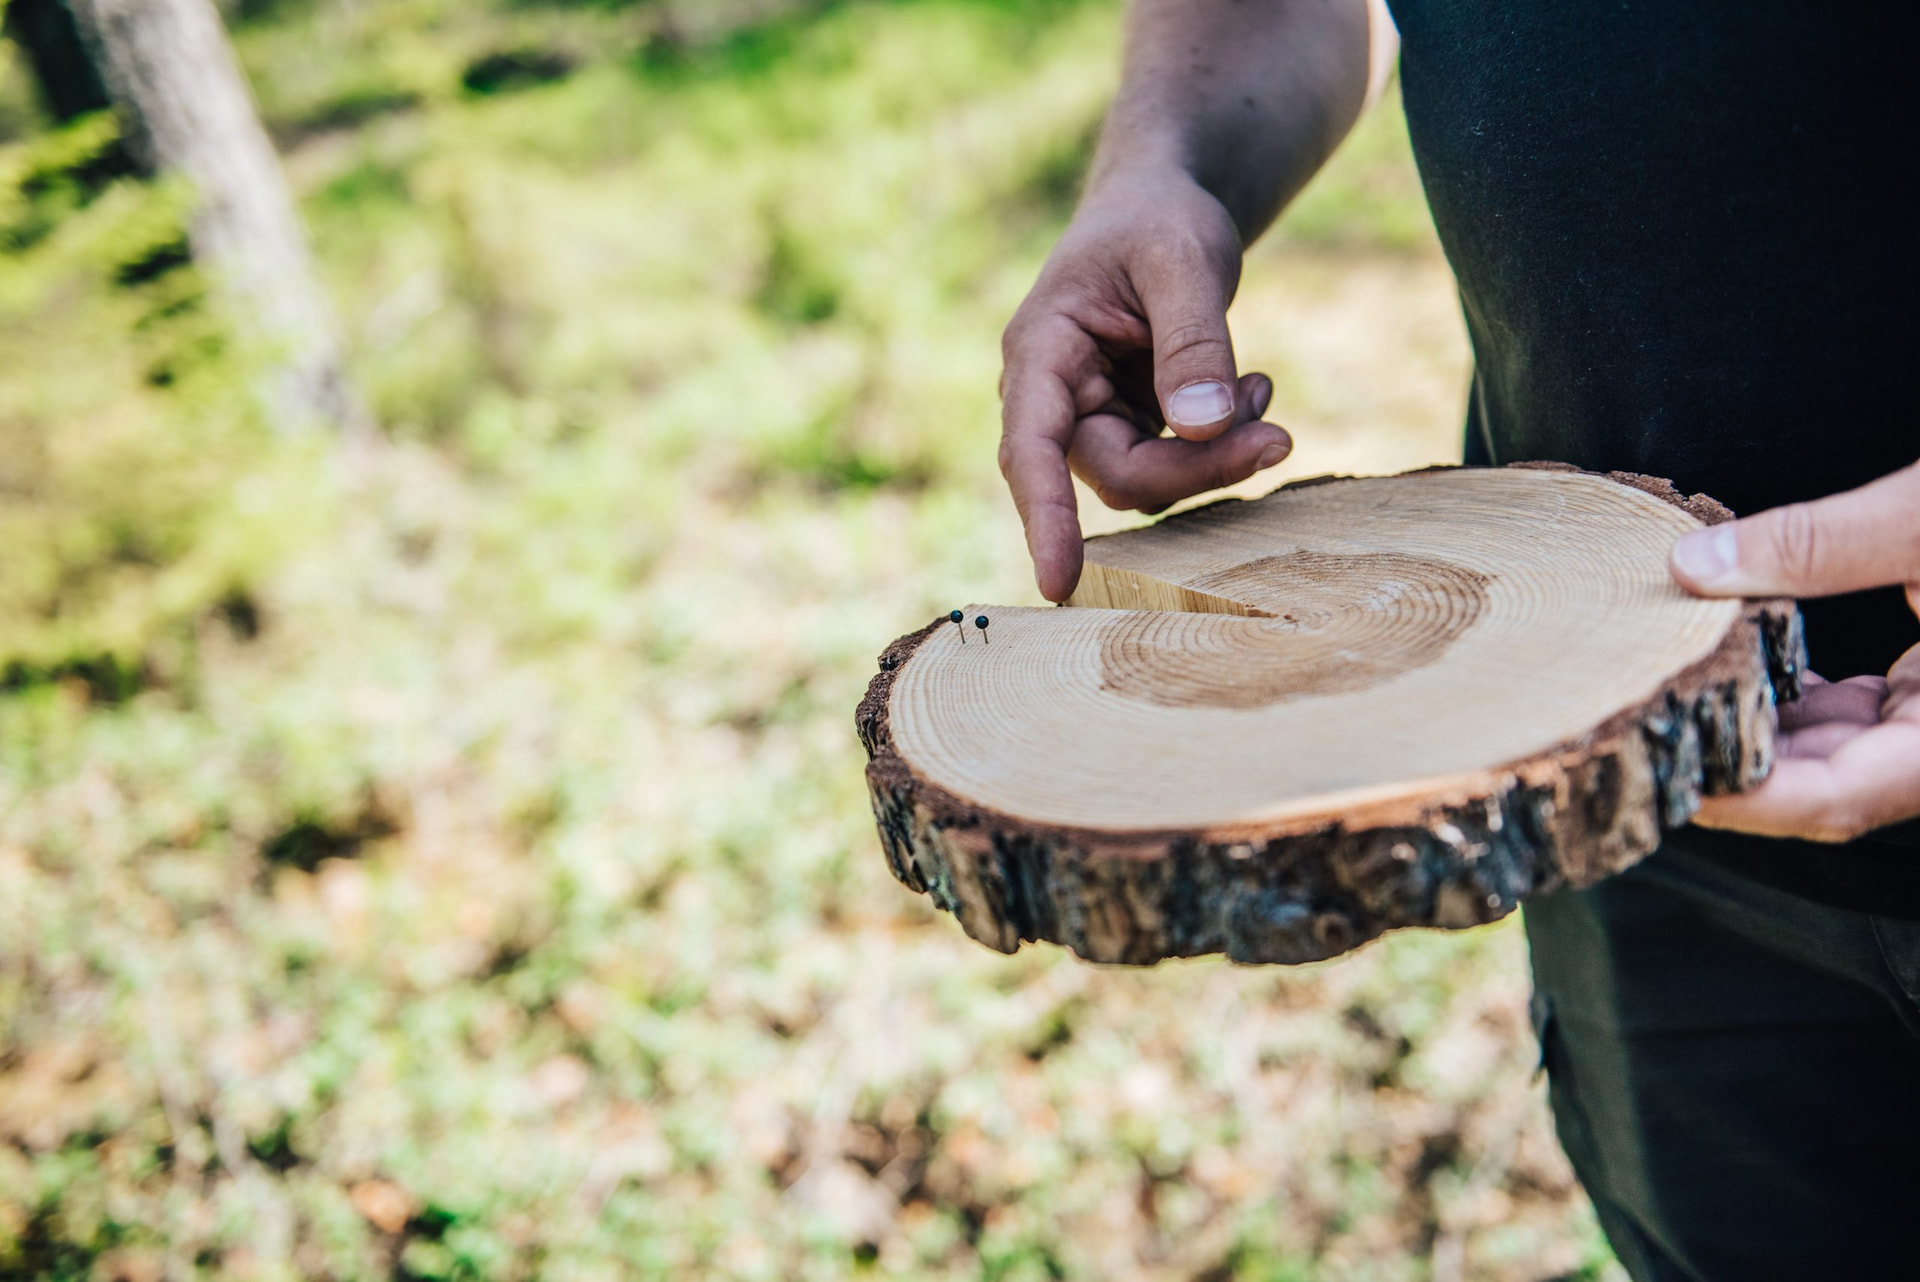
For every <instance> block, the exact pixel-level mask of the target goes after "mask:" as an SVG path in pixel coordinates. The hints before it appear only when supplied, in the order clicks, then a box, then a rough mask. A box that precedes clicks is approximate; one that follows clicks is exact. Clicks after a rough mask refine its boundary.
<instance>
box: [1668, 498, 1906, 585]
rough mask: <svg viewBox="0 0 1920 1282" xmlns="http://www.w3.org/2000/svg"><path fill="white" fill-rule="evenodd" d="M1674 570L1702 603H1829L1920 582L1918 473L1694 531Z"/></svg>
mask: <svg viewBox="0 0 1920 1282" xmlns="http://www.w3.org/2000/svg"><path fill="white" fill-rule="evenodd" d="M1671 568H1672V570H1673V577H1674V578H1676V579H1678V580H1679V581H1680V583H1681V585H1682V586H1684V587H1686V588H1688V589H1689V590H1690V591H1693V592H1696V593H1698V594H1700V595H1701V596H1830V595H1832V594H1834V593H1836V592H1858V591H1861V590H1862V589H1865V588H1878V587H1886V586H1888V585H1891V584H1912V583H1920V466H1915V467H1909V468H1905V469H1903V470H1901V471H1899V472H1895V473H1894V474H1893V475H1891V476H1885V477H1882V478H1881V479H1879V480H1877V481H1875V482H1873V483H1872V484H1871V485H1863V486H1861V487H1860V488H1859V489H1857V490H1848V491H1846V492H1845V493H1842V494H1835V495H1832V496H1831V497H1828V498H1824V499H1818V500H1815V501H1814V502H1811V503H1791V504H1788V505H1787V506H1785V507H1777V508H1773V509H1771V510H1770V511H1766V512H1761V513H1759V514H1757V515H1755V516H1750V517H1748V518H1747V519H1745V520H1743V521H1729V522H1727V523H1726V524H1724V525H1716V526H1714V527H1712V528H1711V529H1706V530H1696V531H1694V532H1693V533H1691V534H1688V535H1685V536H1683V537H1682V538H1681V539H1680V541H1679V542H1678V543H1675V544H1674V546H1673V555H1672V559H1671Z"/></svg>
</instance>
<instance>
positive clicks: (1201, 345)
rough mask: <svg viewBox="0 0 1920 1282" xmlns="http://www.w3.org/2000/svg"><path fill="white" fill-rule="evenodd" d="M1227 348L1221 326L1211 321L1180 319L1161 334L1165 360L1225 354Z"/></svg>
mask: <svg viewBox="0 0 1920 1282" xmlns="http://www.w3.org/2000/svg"><path fill="white" fill-rule="evenodd" d="M1227 350H1228V349H1227V341H1226V339H1225V337H1223V336H1222V334H1221V333H1220V327H1219V326H1218V325H1215V324H1214V323H1212V322H1211V321H1204V320H1188V321H1180V322H1177V323H1175V324H1173V325H1170V326H1168V327H1167V329H1166V330H1165V331H1164V332H1163V333H1162V334H1161V335H1160V354H1161V358H1162V359H1163V360H1183V359H1190V358H1212V357H1217V356H1221V355H1223V354H1224V353H1225V352H1226V351H1227Z"/></svg>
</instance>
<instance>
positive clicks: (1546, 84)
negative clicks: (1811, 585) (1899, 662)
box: [1392, 0, 1920, 912]
mask: <svg viewBox="0 0 1920 1282" xmlns="http://www.w3.org/2000/svg"><path fill="white" fill-rule="evenodd" d="M1392 9H1393V14H1394V18H1395V20H1396V22H1397V23H1398V25H1399V28H1400V32H1401V41H1402V56H1401V84H1402V94H1403V98H1404V101H1405V104H1406V111H1407V120H1408V125H1409V128H1410V131H1411V135H1412V139H1413V146H1414V154H1415V157H1416V159H1417V160H1418V162H1419V166H1420V174H1421V180H1422V182H1423V183H1424V184H1425V186H1426V190H1427V196H1428V201H1429V203H1430V204H1431V206H1432V209H1433V217H1434V223H1435V226H1436V228H1437V229H1438V231H1439V234H1440V239H1441V242H1442V244H1443V246H1444V247H1445V249H1446V252H1447V257H1448V260H1449V261H1450V262H1451V264H1452V266H1453V269H1454V272H1455V275H1456V276H1457V277H1458V280H1459V284H1460V295H1461V300H1462V304H1463V307H1464V310H1465V312H1466V317H1467V324H1468V329H1469V331H1470V333H1471V336H1472V339H1473V346H1474V358H1475V376H1474V388H1473V394H1472V402H1471V407H1470V421H1469V425H1468V429H1469V433H1468V451H1467V452H1468V461H1469V462H1481V463H1506V462H1514V461H1519V460H1523V459H1556V460H1560V461H1564V462H1569V463H1574V464H1577V465H1579V466H1582V467H1587V468H1592V469H1595V470H1603V471H1604V470H1613V469H1620V470H1625V471H1633V472H1643V473H1649V474H1651V475H1655V476H1664V477H1668V478H1670V479H1671V480H1673V481H1674V482H1675V483H1676V484H1678V485H1679V486H1681V487H1682V488H1683V489H1686V490H1689V491H1703V492H1705V493H1708V494H1711V495H1713V496H1714V497H1715V498H1717V499H1719V500H1721V501H1722V502H1724V503H1726V504H1727V505H1728V506H1729V507H1731V508H1733V509H1734V510H1735V511H1736V512H1738V513H1742V514H1747V513H1752V512H1756V511H1759V510H1761V509H1763V508H1769V507H1775V506H1778V505H1780V504H1782V503H1789V502H1794V501H1797V500H1804V499H1810V498H1817V497H1820V496H1822V495H1827V494H1832V493H1835V492H1837V491H1840V490H1845V489H1850V488H1852V487H1854V486H1857V485H1861V484H1864V483H1866V482H1867V481H1870V480H1873V479H1874V478H1876V477H1879V476H1883V475H1885V474H1887V473H1889V472H1892V471H1895V470H1897V469H1899V468H1901V467H1904V466H1906V465H1907V464H1910V463H1912V462H1914V460H1915V459H1916V457H1920V430H1917V428H1916V422H1915V418H1916V415H1915V397H1914V392H1915V390H1916V386H1917V385H1920V353H1916V352H1915V350H1914V347H1913V337H1914V335H1913V328H1914V327H1913V319H1914V315H1915V306H1916V288H1917V287H1920V272H1917V271H1916V265H1917V262H1920V225H1916V220H1915V218H1914V216H1913V214H1912V212H1910V210H1909V207H1908V205H1907V202H1906V199H1905V194H1904V193H1905V181H1904V180H1905V179H1906V177H1907V176H1908V173H1909V171H1911V170H1912V169H1913V168H1914V165H1913V148H1914V146H1915V142H1916V131H1915V123H1916V121H1915V116H1916V107H1915V101H1916V95H1915V92H1914V89H1913V85H1912V80H1911V73H1910V71H1909V63H1910V61H1911V59H1912V58H1913V57H1914V54H1915V48H1916V42H1915V39H1914V37H1915V35H1916V30H1917V29H1920V8H1917V7H1916V6H1911V5H1890V4H1887V5H1869V4H1863V3H1843V4H1816V3H1813V2H1812V0H1799V2H1791V0H1746V2H1736V0H1697V2H1694V3H1655V2H1654V0H1610V2H1609V3H1582V2H1580V0H1521V2H1517V3H1493V2H1492V0H1392ZM1804 610H1805V614H1806V619H1807V638H1808V646H1809V651H1810V655H1811V659H1812V665H1813V668H1814V669H1815V670H1816V671H1818V672H1820V673H1822V674H1823V675H1825V676H1827V677H1829V678H1838V677H1844V676H1850V675H1855V674H1858V673H1867V672H1882V671H1884V670H1885V669H1886V668H1887V666H1888V665H1889V664H1890V663H1891V662H1892V661H1893V660H1894V659H1895V658H1896V657H1898V656H1899V654H1900V653H1901V652H1902V651H1904V650H1905V649H1907V647H1909V646H1911V645H1913V644H1914V643H1916V642H1920V625H1916V622H1915V619H1914V617H1913V614H1912V612H1911V611H1910V610H1908V609H1907V607H1906V604H1905V601H1904V600H1903V598H1902V594H1901V593H1900V592H1899V591H1898V590H1889V591H1882V592H1875V593H1861V594H1856V595H1853V596H1849V597H1840V598H1833V599H1830V600H1824V601H1809V602H1806V603H1805V605H1804ZM1903 827H1904V828H1905V829H1906V831H1904V832H1887V833H1883V834H1879V835H1878V842H1880V843H1884V842H1887V841H1893V842H1900V843H1903V844H1905V843H1912V842H1914V841H1915V839H1916V836H1920V825H1904V826H1903ZM1733 844H1734V845H1735V846H1737V847H1738V849H1729V850H1728V851H1725V852H1722V853H1723V854H1724V857H1725V858H1726V859H1727V860H1729V861H1730V862H1736V863H1739V864H1740V865H1742V866H1743V867H1747V868H1748V869H1749V870H1750V871H1751V872H1752V873H1753V874H1754V875H1758V876H1761V877H1762V878H1763V879H1765V880H1773V881H1778V882H1780V883H1782V884H1787V885H1789V886H1792V887H1794V888H1796V889H1801V890H1803V891H1804V892H1805V893H1810V894H1813V895H1814V896H1815V897H1821V898H1828V899H1830V900H1832V901H1833V902H1842V903H1846V904H1847V905H1848V906H1855V907H1868V906H1871V903H1870V902H1869V901H1877V900H1883V899H1884V898H1886V897H1887V896H1891V897H1893V898H1894V899H1897V900H1899V901H1900V902H1901V906H1902V910H1903V911H1915V912H1920V858H1917V857H1916V852H1915V851H1913V850H1912V849H1901V850H1897V851H1895V850H1891V849H1887V848H1886V847H1885V846H1884V845H1883V846H1881V849H1882V850H1884V851H1885V854H1884V856H1882V857H1880V858H1877V859H1876V858H1875V857H1874V856H1873V854H1872V851H1871V850H1869V849H1868V847H1869V846H1872V845H1875V844H1876V842H1873V841H1870V842H1868V843H1858V844H1856V845H1855V846H1854V847H1851V848H1850V850H1849V854H1848V855H1847V856H1845V857H1841V858H1840V859H1839V862H1838V863H1837V864H1836V863H1835V858H1836V857H1835V855H1834V853H1833V852H1832V851H1831V849H1830V848H1822V847H1813V846H1810V845H1808V844H1807V843H1797V842H1779V843H1765V842H1754V841H1751V840H1748V841H1735V842H1734V843H1733ZM1872 863H1877V864H1879V865H1880V866H1879V867H1877V868H1870V867H1868V866H1867V865H1868V864H1872Z"/></svg>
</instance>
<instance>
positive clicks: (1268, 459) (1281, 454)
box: [1253, 441, 1287, 472]
mask: <svg viewBox="0 0 1920 1282" xmlns="http://www.w3.org/2000/svg"><path fill="white" fill-rule="evenodd" d="M1286 456H1287V447H1286V446H1284V445H1282V444H1281V443H1280V442H1278V441H1275V442H1274V443H1273V444H1271V445H1269V446H1267V448H1266V449H1264V450H1261V451H1260V461H1259V462H1258V463H1255V464H1254V465H1253V469H1254V471H1256V472H1264V471H1265V470H1266V469H1268V468H1270V467H1272V466H1273V465H1274V464H1275V463H1278V462H1279V461H1280V460H1281V459H1283V458H1285V457H1286Z"/></svg>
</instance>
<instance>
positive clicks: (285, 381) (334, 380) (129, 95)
mask: <svg viewBox="0 0 1920 1282" xmlns="http://www.w3.org/2000/svg"><path fill="white" fill-rule="evenodd" d="M69 3H70V5H71V8H72V12H73V15H74V17H75V18H76V19H77V20H78V24H77V25H78V28H79V31H80V34H81V37H82V39H83V41H84V43H85V45H86V46H87V48H88V49H89V51H90V52H91V53H92V61H93V63H94V65H95V67H96V68H97V69H98V71H99V73H100V79H101V80H102V82H103V83H104V84H105V85H106V87H107V90H108V92H109V94H110V95H111V96H112V98H113V101H114V104H115V106H116V107H117V108H118V109H119V113H120V116H121V118H122V122H123V127H124V129H125V131H126V141H127V145H128V147H129V149H130V151H131V152H132V154H133V155H134V157H135V159H136V160H137V161H139V162H140V163H141V164H142V165H143V166H145V167H146V168H148V169H149V170H150V171H152V172H177V173H180V174H182V175H184V176H185V177H186V178H187V179H188V180H189V181H190V182H192V184H193V185H194V188H195V190H196V192H197V194H198V197H199V207H198V210H197V212H196V215H195V218H194V221H193V226H192V228H191V233H190V241H191V245H192V250H193V256H194V259H195V261H196V262H198V263H199V264H200V265H201V267H202V268H203V269H204V270H206V271H207V272H208V274H209V275H210V276H211V277H213V279H214V280H215V282H216V284H217V285H218V286H219V288H220V290H221V292H222V294H223V295H224V297H225V298H226V299H227V300H228V301H229V303H230V305H231V309H232V311H233V312H234V314H235V318H236V320H237V322H238V323H239V324H240V325H241V326H242V328H243V330H244V331H245V333H246V336H247V337H248V338H249V339H251V340H252V341H254V342H256V343H257V344H258V345H259V346H260V348H261V349H262V351H263V353H264V354H265V357H266V362H265V363H266V366H267V368H268V370H269V373H268V375H267V378H266V382H265V386H264V387H263V388H262V398H263V400H264V401H265V403H266V405H267V409H268V412H269V415H270V416H271V418H272V419H273V421H274V423H275V424H276V426H278V427H280V428H282V429H284V430H292V429H297V428H300V427H303V426H306V425H308V424H314V423H319V424H326V425H331V426H334V427H338V428H344V429H349V430H352V431H355V432H360V431H364V430H365V429H366V428H367V420H366V417H365V414H364V412H363V411H362V410H361V409H360V407H359V406H358V404H357V402H356V401H355V400H354V398H353V396H352V394H351V392H350V390H349V388H348V385H347V382H346V378H345V374H344V371H343V364H342V358H341V350H340V343H339V338H338V332H337V330H336V328H335V324H334V319H333V313H332V309H331V307H330V306H329V305H328V303H327V300H326V297H325V295H324V293H323V292H322V291H321V289H320V286H319V283H318V281H317V280H316V278H315V276H314V272H313V265H312V262H311V259H310V257H309V254H308V250H307V242H306V236H305V233H304V230H303V229H302V227H301V224H300V218H299V214H298V212H297V211H296V209H295V207H294V203H293V196H292V193H291V192H290V191H289V190H288V187H287V182H286V177H285V175H284V174H283V173H282V172H281V169H280V164H279V159H278V157H277V156H276V155H275V153H274V150H273V144H272V143H271V141H269V140H268V138H267V134H266V130H265V128H264V127H263V126H262V125H261V123H260V118H259V115H258V113H257V112H256V111H255V110H254V105H253V100H252V97H251V95H250V94H249V92H248V90H247V84H246V80H245V77H244V76H243V75H242V74H241V71H240V67H239V64H238V63H237V62H236V61H235V59H234V56H233V51H232V49H231V47H230V46H229V45H228V43H227V39H226V33H225V31H224V29H223V28H222V26H221V24H220V15H219V13H218V12H217V11H216V10H215V8H214V6H213V2H212V0H69Z"/></svg>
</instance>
